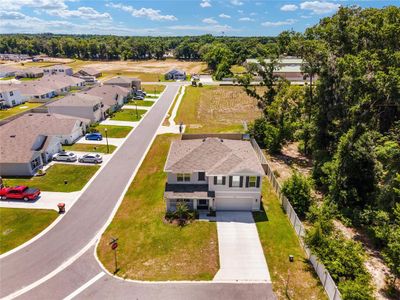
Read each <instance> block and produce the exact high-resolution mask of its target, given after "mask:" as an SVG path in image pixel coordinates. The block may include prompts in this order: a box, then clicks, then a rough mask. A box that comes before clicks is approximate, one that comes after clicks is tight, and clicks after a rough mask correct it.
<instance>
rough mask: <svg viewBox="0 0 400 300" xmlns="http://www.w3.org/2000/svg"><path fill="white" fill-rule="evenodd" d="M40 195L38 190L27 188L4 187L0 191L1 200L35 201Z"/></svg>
mask: <svg viewBox="0 0 400 300" xmlns="http://www.w3.org/2000/svg"><path fill="white" fill-rule="evenodd" d="M39 195H40V190H39V189H35V188H29V187H27V186H22V185H21V186H15V187H5V188H2V189H0V198H1V200H6V199H23V200H24V201H29V200H35V199H36V198H37V197H39Z"/></svg>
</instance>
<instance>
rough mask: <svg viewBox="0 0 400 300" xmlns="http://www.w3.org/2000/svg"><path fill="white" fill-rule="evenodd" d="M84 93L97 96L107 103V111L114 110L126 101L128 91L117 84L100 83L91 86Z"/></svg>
mask: <svg viewBox="0 0 400 300" xmlns="http://www.w3.org/2000/svg"><path fill="white" fill-rule="evenodd" d="M85 94H88V95H92V96H97V97H100V98H101V99H102V103H103V104H106V105H108V106H109V107H110V108H109V112H111V113H112V112H115V111H117V110H118V109H119V108H121V107H122V106H123V105H124V103H125V102H127V101H128V97H129V95H130V91H129V89H127V88H124V87H121V86H118V85H102V86H96V87H93V88H91V89H90V90H88V91H86V92H85Z"/></svg>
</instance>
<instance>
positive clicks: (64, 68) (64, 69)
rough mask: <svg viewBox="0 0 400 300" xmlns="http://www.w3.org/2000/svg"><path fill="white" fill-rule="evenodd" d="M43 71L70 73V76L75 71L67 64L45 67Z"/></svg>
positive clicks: (47, 72) (52, 73)
mask: <svg viewBox="0 0 400 300" xmlns="http://www.w3.org/2000/svg"><path fill="white" fill-rule="evenodd" d="M43 72H44V74H45V75H68V76H72V75H73V73H74V72H73V70H72V68H71V67H68V66H65V65H55V66H49V67H44V68H43Z"/></svg>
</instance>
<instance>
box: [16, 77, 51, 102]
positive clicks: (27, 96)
mask: <svg viewBox="0 0 400 300" xmlns="http://www.w3.org/2000/svg"><path fill="white" fill-rule="evenodd" d="M12 86H13V87H15V88H16V89H18V90H19V91H20V92H21V95H22V97H23V98H24V101H30V102H46V101H48V100H49V99H51V98H53V97H55V96H57V93H56V89H55V87H54V86H53V85H48V84H47V85H46V84H43V83H42V82H40V81H39V80H34V81H28V82H22V83H20V84H15V83H13V84H12Z"/></svg>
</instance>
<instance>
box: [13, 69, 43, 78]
mask: <svg viewBox="0 0 400 300" xmlns="http://www.w3.org/2000/svg"><path fill="white" fill-rule="evenodd" d="M43 75H44V72H43V69H42V68H37V67H32V68H26V69H21V70H19V71H17V72H16V73H15V77H16V78H40V77H43Z"/></svg>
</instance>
